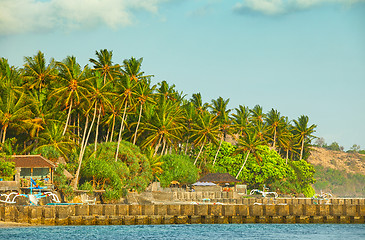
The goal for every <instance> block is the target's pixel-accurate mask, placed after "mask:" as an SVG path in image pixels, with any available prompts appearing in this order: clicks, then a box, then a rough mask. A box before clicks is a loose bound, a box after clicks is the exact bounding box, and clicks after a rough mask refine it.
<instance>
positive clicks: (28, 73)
mask: <svg viewBox="0 0 365 240" xmlns="http://www.w3.org/2000/svg"><path fill="white" fill-rule="evenodd" d="M24 60H25V64H24V69H23V76H24V79H25V81H26V83H27V85H28V87H29V88H30V89H33V88H35V89H37V90H38V91H39V93H40V94H45V93H44V91H42V87H45V86H49V83H50V82H51V81H52V80H54V79H55V77H56V69H55V61H54V60H53V59H51V61H50V63H49V64H48V65H47V64H46V60H45V58H44V54H43V53H42V52H41V51H39V52H38V53H37V55H34V56H33V57H25V58H24Z"/></svg>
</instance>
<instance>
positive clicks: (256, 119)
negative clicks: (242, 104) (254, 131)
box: [250, 105, 265, 125]
mask: <svg viewBox="0 0 365 240" xmlns="http://www.w3.org/2000/svg"><path fill="white" fill-rule="evenodd" d="M250 113H251V117H250V120H251V122H252V123H253V124H254V125H258V124H261V123H263V122H264V117H265V114H264V113H263V111H262V107H261V106H260V105H255V106H254V107H253V108H252V109H250Z"/></svg>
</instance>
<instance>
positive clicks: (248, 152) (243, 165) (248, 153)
mask: <svg viewBox="0 0 365 240" xmlns="http://www.w3.org/2000/svg"><path fill="white" fill-rule="evenodd" d="M248 155H250V151H247V155H246V159H245V162H244V163H243V164H242V167H241V169H240V170H239V172H238V173H237V176H236V178H238V176H239V175H240V173H241V172H242V170H243V168H244V167H245V165H246V162H247V159H248Z"/></svg>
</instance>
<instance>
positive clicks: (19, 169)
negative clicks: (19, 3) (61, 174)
mask: <svg viewBox="0 0 365 240" xmlns="http://www.w3.org/2000/svg"><path fill="white" fill-rule="evenodd" d="M7 160H8V161H13V162H15V169H16V175H15V179H14V180H15V181H17V182H20V186H21V187H29V185H30V178H33V179H34V180H38V181H42V182H43V184H44V185H45V186H53V175H54V169H55V167H56V166H55V164H54V163H53V162H52V161H50V160H48V159H46V158H44V157H42V156H41V155H13V156H11V157H10V158H9V159H7ZM43 184H42V185H43Z"/></svg>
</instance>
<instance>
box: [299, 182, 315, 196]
mask: <svg viewBox="0 0 365 240" xmlns="http://www.w3.org/2000/svg"><path fill="white" fill-rule="evenodd" d="M302 192H303V194H304V196H306V197H313V196H314V194H315V193H316V191H315V190H314V188H313V187H312V186H311V185H306V186H305V187H303V188H302Z"/></svg>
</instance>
